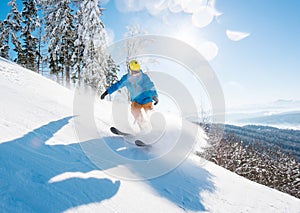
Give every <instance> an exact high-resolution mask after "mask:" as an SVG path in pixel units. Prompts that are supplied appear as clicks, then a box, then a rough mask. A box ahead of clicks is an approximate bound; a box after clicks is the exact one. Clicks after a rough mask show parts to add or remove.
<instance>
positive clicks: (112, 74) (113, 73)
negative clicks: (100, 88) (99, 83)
mask: <svg viewBox="0 0 300 213" xmlns="http://www.w3.org/2000/svg"><path fill="white" fill-rule="evenodd" d="M107 63H108V70H107V72H106V73H105V75H106V87H109V86H111V85H112V84H113V83H115V82H116V81H117V80H118V76H117V72H119V71H120V67H119V66H118V65H116V63H115V62H114V60H113V59H112V57H111V56H109V57H108V60H107Z"/></svg>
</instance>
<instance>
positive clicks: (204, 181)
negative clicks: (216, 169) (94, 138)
mask: <svg viewBox="0 0 300 213" xmlns="http://www.w3.org/2000/svg"><path fill="white" fill-rule="evenodd" d="M104 141H107V143H106V144H107V145H108V146H109V147H110V148H111V149H112V150H113V151H115V152H116V153H119V154H120V156H123V157H126V158H129V159H135V160H151V159H152V158H153V156H151V147H150V148H146V149H145V148H139V147H135V146H134V145H128V143H127V142H124V139H123V137H118V136H117V137H106V138H104ZM122 147H125V149H122ZM149 155H150V156H149ZM199 159H200V158H199ZM162 163H164V162H162ZM146 164H147V163H146ZM128 167H129V168H130V169H131V170H133V172H134V173H135V174H136V173H137V174H138V173H139V172H140V173H142V172H143V171H141V168H134V167H130V166H128ZM146 182H147V183H148V184H149V185H150V186H151V187H152V188H153V189H155V191H156V192H157V193H158V194H159V195H160V196H162V197H164V198H167V199H168V200H169V201H171V202H173V203H174V204H176V205H177V206H179V207H180V208H182V209H184V210H190V211H207V210H206V209H205V206H204V205H203V203H202V202H203V201H202V197H201V193H203V192H213V191H214V190H215V187H214V184H213V182H212V175H211V174H210V173H209V172H208V171H207V170H206V169H203V168H201V167H200V166H199V165H195V163H194V162H192V161H191V160H186V161H184V162H183V163H182V164H181V165H179V166H178V167H177V168H175V169H174V170H172V171H170V172H168V173H167V174H164V175H162V176H159V177H157V178H153V179H149V180H147V181H146Z"/></svg>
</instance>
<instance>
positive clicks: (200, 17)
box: [192, 7, 214, 28]
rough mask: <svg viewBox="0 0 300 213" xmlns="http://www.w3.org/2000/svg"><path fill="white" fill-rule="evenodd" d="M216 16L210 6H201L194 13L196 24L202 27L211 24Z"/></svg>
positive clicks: (193, 18)
mask: <svg viewBox="0 0 300 213" xmlns="http://www.w3.org/2000/svg"><path fill="white" fill-rule="evenodd" d="M213 18H214V13H213V10H212V9H211V8H210V7H201V8H199V9H198V10H197V12H194V13H193V15H192V23H193V24H194V26H196V27H199V28H202V27H205V26H207V25H209V24H210V23H211V22H212V21H213Z"/></svg>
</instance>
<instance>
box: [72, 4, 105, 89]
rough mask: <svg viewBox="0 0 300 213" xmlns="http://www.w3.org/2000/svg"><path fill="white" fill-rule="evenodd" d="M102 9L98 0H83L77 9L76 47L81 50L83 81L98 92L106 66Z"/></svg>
mask: <svg viewBox="0 0 300 213" xmlns="http://www.w3.org/2000/svg"><path fill="white" fill-rule="evenodd" d="M101 16H102V9H101V8H100V7H99V0H83V1H81V3H80V5H79V11H78V19H77V20H78V23H77V25H78V31H77V33H78V38H77V40H76V41H75V44H76V45H77V47H84V49H83V52H82V60H83V63H82V73H81V76H82V77H83V79H84V81H85V82H86V83H88V84H89V85H91V86H92V87H94V88H96V89H97V90H98V91H99V93H101V92H103V91H104V90H105V85H106V76H105V74H106V73H107V70H108V69H109V67H108V54H107V53H106V49H105V48H106V45H107V33H106V31H105V29H104V24H103V23H102V21H101Z"/></svg>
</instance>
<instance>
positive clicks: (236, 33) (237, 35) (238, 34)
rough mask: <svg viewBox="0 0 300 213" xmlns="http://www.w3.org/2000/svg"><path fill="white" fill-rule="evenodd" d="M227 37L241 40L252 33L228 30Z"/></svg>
mask: <svg viewBox="0 0 300 213" xmlns="http://www.w3.org/2000/svg"><path fill="white" fill-rule="evenodd" d="M226 35H227V37H228V38H229V39H230V40H232V41H240V40H242V39H244V38H246V37H248V36H249V35H250V33H246V32H239V31H231V30H226Z"/></svg>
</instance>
